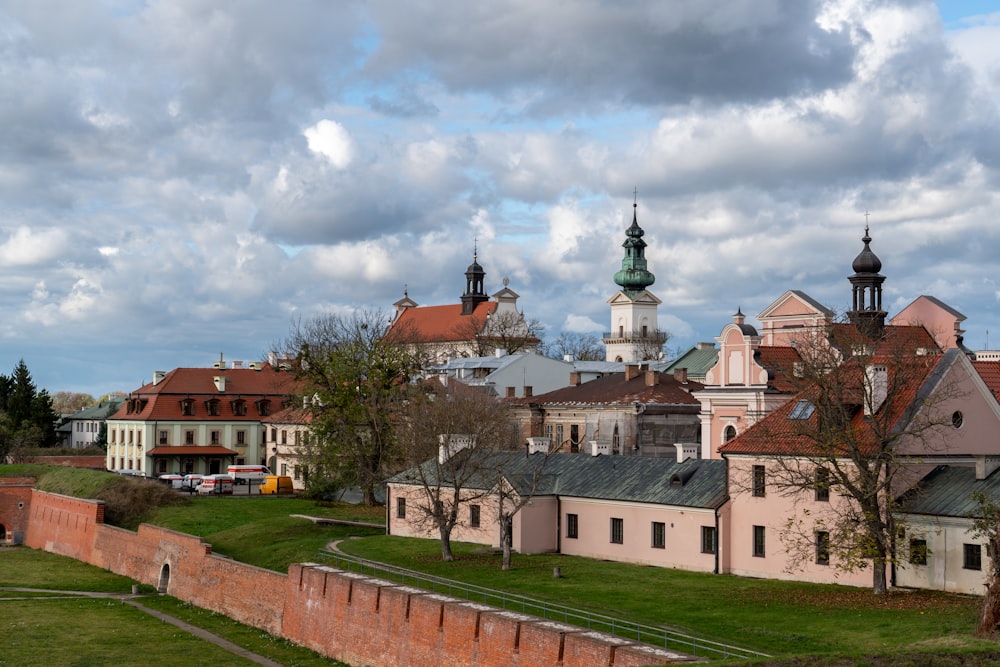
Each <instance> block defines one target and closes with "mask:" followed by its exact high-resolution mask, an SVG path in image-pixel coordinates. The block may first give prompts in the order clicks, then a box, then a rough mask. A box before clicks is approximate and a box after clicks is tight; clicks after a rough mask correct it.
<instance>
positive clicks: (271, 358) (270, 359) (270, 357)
mask: <svg viewBox="0 0 1000 667" xmlns="http://www.w3.org/2000/svg"><path fill="white" fill-rule="evenodd" d="M267 363H268V364H269V365H270V366H271V368H274V367H275V366H277V365H278V353H277V352H268V353H267Z"/></svg>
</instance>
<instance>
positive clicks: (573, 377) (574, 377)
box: [569, 371, 580, 387]
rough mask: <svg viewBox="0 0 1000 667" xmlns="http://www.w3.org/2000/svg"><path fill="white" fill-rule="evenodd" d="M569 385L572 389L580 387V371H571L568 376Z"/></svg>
mask: <svg viewBox="0 0 1000 667" xmlns="http://www.w3.org/2000/svg"><path fill="white" fill-rule="evenodd" d="M569 383H570V384H571V385H573V386H574V387H578V386H580V371H573V372H572V373H570V374H569Z"/></svg>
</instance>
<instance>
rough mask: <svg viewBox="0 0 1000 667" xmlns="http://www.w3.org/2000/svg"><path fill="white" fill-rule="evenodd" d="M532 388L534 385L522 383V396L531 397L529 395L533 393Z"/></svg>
mask: <svg viewBox="0 0 1000 667" xmlns="http://www.w3.org/2000/svg"><path fill="white" fill-rule="evenodd" d="M533 390H534V387H532V386H530V385H524V397H525V398H531V396H532V395H533V394H534V391H533Z"/></svg>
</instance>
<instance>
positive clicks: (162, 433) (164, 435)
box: [160, 431, 167, 445]
mask: <svg viewBox="0 0 1000 667" xmlns="http://www.w3.org/2000/svg"><path fill="white" fill-rule="evenodd" d="M160 444H161V445H165V444H167V432H166V431H160Z"/></svg>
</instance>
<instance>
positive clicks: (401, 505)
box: [396, 498, 406, 519]
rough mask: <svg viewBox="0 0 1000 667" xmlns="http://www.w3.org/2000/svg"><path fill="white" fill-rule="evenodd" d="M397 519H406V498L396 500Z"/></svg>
mask: <svg viewBox="0 0 1000 667" xmlns="http://www.w3.org/2000/svg"><path fill="white" fill-rule="evenodd" d="M396 518H397V519H405V518H406V498H396Z"/></svg>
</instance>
